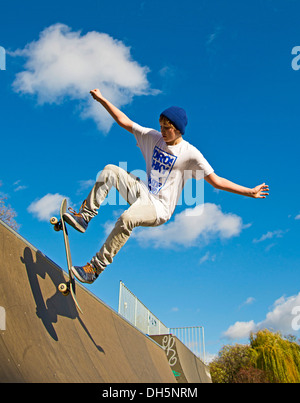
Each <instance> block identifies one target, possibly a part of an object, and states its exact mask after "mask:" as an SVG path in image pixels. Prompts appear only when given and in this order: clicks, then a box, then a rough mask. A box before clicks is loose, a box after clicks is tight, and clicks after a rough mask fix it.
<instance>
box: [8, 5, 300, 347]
mask: <svg viewBox="0 0 300 403" xmlns="http://www.w3.org/2000/svg"><path fill="white" fill-rule="evenodd" d="M299 13H300V5H299V3H298V2H297V1H292V0H281V1H279V0H274V1H271V0H269V1H268V0H266V1H257V0H254V1H253V0H252V1H248V0H246V1H243V2H240V1H233V0H229V1H227V2H224V1H221V0H220V1H217V0H209V1H208V0H207V1H204V0H199V1H197V2H195V1H190V0H187V1H185V2H184V3H182V2H178V1H161V0H160V1H157V0H151V1H137V0H134V1H130V2H121V1H116V2H104V1H95V0H93V1H91V0H87V1H85V2H79V1H72V2H71V1H59V2H58V1H56V0H53V1H51V3H50V2H43V3H41V2H37V1H35V0H33V1H31V2H30V6H29V5H28V3H27V4H25V3H24V2H21V1H14V0H11V1H10V2H6V3H5V4H3V5H2V6H1V17H2V18H1V20H2V23H1V26H0V46H2V47H3V48H5V50H6V70H5V71H4V70H1V71H0V94H1V95H0V111H1V128H0V132H1V159H0V181H1V185H2V186H1V188H0V191H1V192H2V193H3V194H5V195H7V196H8V202H9V204H10V205H11V206H12V207H13V208H14V209H15V211H16V212H17V214H18V216H17V222H18V223H19V224H20V225H21V227H20V233H21V235H23V236H24V237H25V238H27V239H28V240H29V241H30V242H31V243H33V244H34V245H35V246H36V247H38V248H39V249H40V250H41V251H43V252H44V253H45V254H47V255H48V256H49V257H50V258H51V259H52V260H54V261H55V262H57V263H58V264H59V265H60V266H62V267H64V268H65V267H66V261H65V255H64V248H63V243H62V239H61V237H60V235H58V234H57V233H55V232H54V231H53V229H52V227H51V225H50V224H49V223H48V218H49V215H53V213H54V212H55V211H51V210H55V208H56V206H57V203H58V202H59V200H60V198H61V196H67V197H68V198H69V199H70V201H71V203H72V205H73V206H74V207H75V208H77V209H78V208H79V206H80V204H81V202H82V201H83V200H84V198H85V197H86V195H87V193H88V191H89V188H90V185H91V183H92V181H93V180H95V178H96V175H97V173H98V172H99V171H100V170H101V169H102V168H103V167H104V166H105V165H106V164H108V163H113V164H116V165H118V164H119V163H120V162H123V163H124V162H126V163H127V167H128V170H130V171H133V170H137V169H142V170H143V169H145V164H144V161H143V157H142V155H141V153H140V151H139V149H138V148H137V147H136V142H135V140H134V137H133V136H131V135H130V134H129V133H127V132H124V131H122V129H120V128H119V127H118V126H117V125H115V124H112V121H110V120H109V119H107V116H106V115H105V114H104V113H103V110H101V106H100V105H98V104H95V103H91V100H90V97H89V91H90V89H92V88H97V87H99V88H100V89H102V90H103V89H104V90H105V93H106V96H107V97H108V98H110V99H111V100H113V101H114V102H115V103H116V104H117V105H118V106H120V107H121V109H122V110H123V111H124V112H125V113H126V114H128V116H129V117H130V118H131V119H132V120H134V121H136V122H137V123H139V124H141V125H144V126H148V127H154V128H156V129H158V128H159V124H158V117H159V114H160V112H161V111H162V110H164V109H165V108H166V107H168V106H171V105H179V106H182V107H183V108H185V109H186V111H187V114H188V118H189V124H188V127H187V130H186V134H185V139H186V140H188V141H190V142H191V143H192V144H193V145H195V146H196V147H198V148H199V150H200V151H201V152H202V153H203V154H204V156H205V157H206V158H207V160H208V161H209V163H210V164H211V165H212V167H213V168H214V169H215V172H216V173H217V174H218V175H220V176H223V177H225V178H227V179H230V180H232V181H234V182H236V183H239V184H241V185H244V186H248V187H254V186H256V185H258V184H260V183H262V182H266V183H268V184H269V186H270V196H269V198H268V199H266V200H254V199H250V198H243V197H241V196H237V195H233V194H230V193H226V192H217V191H215V190H214V189H213V188H212V187H211V186H210V185H208V184H207V183H205V184H204V202H205V203H207V204H206V206H207V207H208V208H207V214H206V215H205V214H204V217H202V220H201V221H200V222H199V227H197V222H194V223H193V225H194V226H196V227H197V228H199V229H198V231H197V230H196V231H195V233H194V235H193V236H192V237H191V232H190V227H189V225H190V224H189V223H184V222H183V219H182V217H183V216H184V214H183V213H184V210H185V209H186V208H187V206H185V205H181V206H178V207H177V209H176V211H175V215H174V217H173V218H172V220H171V221H170V222H169V223H168V224H165V226H166V227H165V228H166V229H168V231H167V230H166V232H164V231H162V232H158V233H154V232H151V231H152V230H151V229H147V231H148V232H147V233H146V232H145V230H144V229H143V230H142V231H136V233H135V235H134V236H133V237H132V239H130V240H129V242H128V243H127V244H126V246H125V247H124V248H123V249H122V250H121V252H120V253H119V254H118V256H117V257H116V258H115V261H114V263H113V264H112V265H111V266H110V267H109V268H108V269H107V270H106V272H105V273H104V274H103V275H102V276H101V278H99V279H98V280H97V282H96V283H95V284H93V285H92V286H89V287H88V288H89V289H90V290H91V291H92V292H94V293H95V294H96V295H97V296H99V297H100V298H101V299H102V300H104V301H105V302H106V303H108V304H109V305H111V306H112V307H113V308H115V309H117V300H118V286H119V281H120V280H123V281H124V283H125V284H126V285H127V286H128V287H129V288H130V289H131V290H132V291H133V292H134V293H135V294H136V295H137V296H138V297H139V298H140V299H141V300H142V301H143V303H144V304H145V305H146V306H148V307H149V308H150V309H151V310H152V311H153V313H154V314H156V315H157V316H158V317H159V318H160V319H161V320H162V321H163V322H164V323H165V324H166V326H168V327H181V326H197V325H203V326H204V327H205V335H206V349H207V352H208V353H209V354H216V353H217V352H218V351H219V349H220V348H221V346H222V345H223V344H224V343H225V344H227V343H231V342H245V341H247V334H248V333H249V330H254V331H255V330H257V329H258V328H260V327H264V326H267V327H270V328H273V329H276V330H281V331H282V332H283V333H284V334H288V333H292V332H293V329H292V327H291V323H292V319H293V318H294V316H293V314H292V310H293V308H294V307H296V306H300V293H299V283H300V282H299V277H300V275H299V264H300V258H299V229H300V228H299V226H300V206H299V179H298V177H299V168H298V153H299V129H298V126H299V123H298V116H299V103H300V99H299V93H300V71H298V70H294V69H293V68H292V60H293V58H294V57H295V56H294V55H292V49H293V48H294V47H295V46H300V27H299V22H298V16H299ZM102 61H104V62H102ZM95 107H96V108H95ZM40 200H42V201H44V202H45V203H44V204H41V202H40V203H39V201H40ZM49 201H50V205H49ZM41 206H42V210H41V209H40V208H41ZM123 210H124V206H112V205H107V206H104V207H103V208H102V209H101V210H100V212H99V216H98V217H96V218H95V220H94V221H93V222H92V223H91V224H90V227H89V230H88V232H87V233H86V234H84V235H82V234H78V233H74V232H72V233H71V234H70V235H71V240H70V242H71V247H72V255H73V262H74V263H75V264H85V263H86V262H87V261H88V260H90V258H91V257H92V256H93V255H94V253H95V252H96V251H97V250H98V249H100V246H101V244H102V242H103V240H104V239H105V237H106V231H107V228H109V225H110V224H111V223H112V222H113V221H114V220H116V218H117V217H118V216H119V215H120V214H121V212H122V211H123ZM217 213H218V214H219V216H220V217H221V218H226V217H227V218H228V217H233V221H234V222H235V224H236V227H235V229H234V231H233V232H232V235H230V236H227V237H224V236H222V232H221V231H220V228H219V224H218V223H216V222H215V221H214V218H215V217H216V214H217ZM228 225H229V224H228ZM229 226H230V225H229ZM161 228H163V227H161ZM194 229H195V228H194ZM166 233H167V235H168V240H167V241H166V239H165V238H164V237H165V234H166ZM174 234H175V235H176V234H180V238H179V239H177V238H176V236H175V235H174ZM191 238H192V239H191ZM188 239H189V241H187V240H188ZM296 334H297V333H296ZM297 335H298V336H299V334H297Z"/></svg>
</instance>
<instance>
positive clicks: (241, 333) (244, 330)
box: [224, 320, 256, 340]
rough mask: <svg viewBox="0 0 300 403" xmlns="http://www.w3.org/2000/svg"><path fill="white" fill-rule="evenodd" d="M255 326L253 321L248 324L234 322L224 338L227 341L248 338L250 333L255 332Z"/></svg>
mask: <svg viewBox="0 0 300 403" xmlns="http://www.w3.org/2000/svg"><path fill="white" fill-rule="evenodd" d="M255 330H256V325H255V323H254V321H253V320H251V321H250V322H235V324H234V325H232V326H230V327H229V328H228V329H227V330H226V332H224V336H225V337H227V338H229V339H233V340H234V339H244V338H246V337H249V335H250V333H251V332H255Z"/></svg>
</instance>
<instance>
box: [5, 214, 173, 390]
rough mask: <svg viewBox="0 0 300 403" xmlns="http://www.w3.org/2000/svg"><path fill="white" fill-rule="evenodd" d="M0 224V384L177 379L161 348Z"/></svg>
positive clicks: (151, 381)
mask: <svg viewBox="0 0 300 403" xmlns="http://www.w3.org/2000/svg"><path fill="white" fill-rule="evenodd" d="M65 276H66V277H67V275H66V274H64V272H63V271H62V270H61V269H60V268H59V267H58V266H57V265H55V264H54V263H53V262H52V261H51V260H50V259H49V258H47V257H46V256H45V255H44V254H43V253H41V252H40V251H38V250H37V249H36V248H34V247H33V246H32V245H31V244H30V243H28V242H27V241H26V240H25V239H24V238H22V237H21V236H20V235H18V234H17V233H16V232H15V231H13V230H11V229H10V228H8V227H7V226H6V225H5V224H4V223H2V221H0V307H2V308H3V309H2V310H4V311H5V318H6V326H5V328H4V329H0V382H105V383H114V382H115V383H124V382H131V383H135V382H144V383H146V382H149V383H155V382H168V383H169V382H176V380H175V378H174V376H173V374H172V371H171V370H170V367H169V365H168V361H167V359H166V356H165V354H164V351H163V349H162V348H161V347H159V346H158V345H157V344H156V343H154V342H153V341H152V340H151V339H150V338H148V337H147V336H145V335H144V334H142V333H141V332H139V331H138V330H137V329H136V328H135V327H133V326H132V325H130V324H129V323H128V322H127V321H125V320H124V319H123V318H121V317H120V316H119V315H118V314H117V313H116V312H114V311H113V310H112V309H111V308H109V307H108V306H107V305H105V304H104V303H103V302H102V301H100V300H99V299H97V298H96V297H95V296H93V295H92V294H91V293H90V292H88V291H87V290H86V289H85V288H84V287H82V286H81V285H79V284H78V286H77V297H78V300H79V301H80V305H81V306H82V309H83V311H84V315H82V316H81V315H80V314H79V313H78V311H77V310H76V307H75V305H74V302H73V300H72V298H71V296H67V297H64V296H63V295H62V294H61V293H60V292H59V291H58V290H57V286H58V285H59V284H60V283H61V282H62V281H63V280H64V278H65Z"/></svg>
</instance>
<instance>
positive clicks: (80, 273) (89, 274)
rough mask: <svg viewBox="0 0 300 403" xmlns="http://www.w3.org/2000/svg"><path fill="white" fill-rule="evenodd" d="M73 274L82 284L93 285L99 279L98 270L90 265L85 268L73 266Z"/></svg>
mask: <svg viewBox="0 0 300 403" xmlns="http://www.w3.org/2000/svg"><path fill="white" fill-rule="evenodd" d="M72 272H73V274H74V276H75V277H76V278H77V279H78V280H79V281H81V282H82V283H88V284H92V283H93V282H94V281H95V280H96V279H97V277H98V274H97V273H96V269H95V268H94V266H93V265H91V264H90V263H87V264H86V265H85V266H72Z"/></svg>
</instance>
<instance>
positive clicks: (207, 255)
mask: <svg viewBox="0 0 300 403" xmlns="http://www.w3.org/2000/svg"><path fill="white" fill-rule="evenodd" d="M215 260H216V255H211V254H210V252H206V253H205V255H204V256H202V257H201V258H200V259H199V264H200V265H201V264H203V263H205V262H207V261H211V262H214V261H215Z"/></svg>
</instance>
